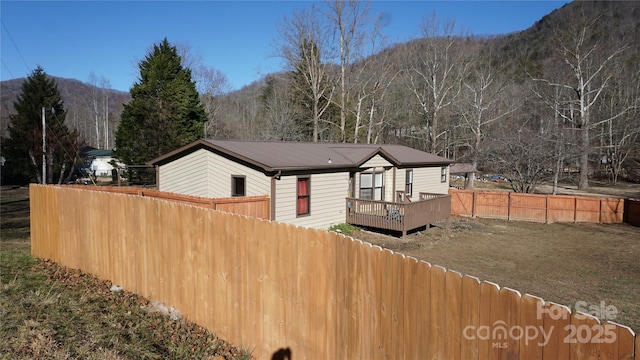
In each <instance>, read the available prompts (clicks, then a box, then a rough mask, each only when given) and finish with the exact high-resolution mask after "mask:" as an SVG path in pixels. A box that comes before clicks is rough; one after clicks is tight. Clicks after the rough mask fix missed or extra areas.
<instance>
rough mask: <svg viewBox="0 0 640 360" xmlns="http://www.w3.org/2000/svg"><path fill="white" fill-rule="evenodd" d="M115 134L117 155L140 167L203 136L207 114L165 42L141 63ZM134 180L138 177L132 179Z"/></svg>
mask: <svg viewBox="0 0 640 360" xmlns="http://www.w3.org/2000/svg"><path fill="white" fill-rule="evenodd" d="M139 68H140V78H139V81H138V82H137V83H135V84H134V85H133V87H132V88H131V91H130V93H131V101H130V102H129V103H128V104H126V105H125V106H124V110H123V112H122V116H121V122H120V125H119V126H118V130H117V132H116V149H115V152H114V156H115V157H116V158H118V159H119V160H120V161H122V162H123V163H125V164H127V165H141V164H145V163H146V162H147V161H149V160H151V159H153V158H156V157H158V156H160V155H162V154H165V153H167V152H170V151H172V150H175V149H177V148H179V147H181V146H183V145H186V144H188V143H190V142H193V141H195V140H197V139H199V138H200V137H202V134H203V131H204V122H205V121H206V120H207V115H206V113H205V111H204V107H203V106H202V104H201V103H200V98H199V96H198V91H197V90H196V86H195V82H193V81H192V80H191V70H190V69H188V68H183V67H182V61H181V58H180V56H178V52H177V49H176V47H175V46H172V45H171V44H170V43H169V42H168V41H167V39H166V38H165V39H164V40H163V41H162V42H161V43H160V44H155V45H154V46H153V50H152V51H151V52H150V53H148V54H147V56H146V58H145V59H144V60H143V61H141V62H140V64H139ZM130 175H131V176H134V174H130Z"/></svg>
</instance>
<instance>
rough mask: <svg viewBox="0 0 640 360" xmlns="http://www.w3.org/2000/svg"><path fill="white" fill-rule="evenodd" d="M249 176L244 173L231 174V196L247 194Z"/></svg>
mask: <svg viewBox="0 0 640 360" xmlns="http://www.w3.org/2000/svg"><path fill="white" fill-rule="evenodd" d="M246 180H247V177H246V176H244V175H231V196H246V195H247V186H246V185H247V183H246Z"/></svg>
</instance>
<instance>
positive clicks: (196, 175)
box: [159, 149, 271, 198]
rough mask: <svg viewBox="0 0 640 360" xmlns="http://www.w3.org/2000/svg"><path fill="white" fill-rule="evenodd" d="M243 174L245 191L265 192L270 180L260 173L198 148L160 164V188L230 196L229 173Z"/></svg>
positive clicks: (206, 194)
mask: <svg viewBox="0 0 640 360" xmlns="http://www.w3.org/2000/svg"><path fill="white" fill-rule="evenodd" d="M232 175H244V176H246V195H247V196H257V195H269V192H270V190H271V180H270V178H269V177H268V176H266V175H264V174H263V173H261V172H259V171H256V170H253V169H251V168H248V167H246V166H243V165H241V164H238V163H236V162H234V161H231V160H228V159H226V158H224V157H222V156H219V155H216V154H214V153H212V152H210V151H208V150H204V149H200V150H197V151H195V152H193V153H191V154H188V155H186V156H183V157H181V158H179V159H177V160H175V161H172V162H170V163H168V164H165V165H162V166H161V167H160V186H159V189H160V190H161V191H169V192H174V193H178V194H185V195H193V196H202V197H210V198H221V197H230V196H231V176H232Z"/></svg>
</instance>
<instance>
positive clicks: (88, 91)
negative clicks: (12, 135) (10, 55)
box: [0, 76, 131, 149]
mask: <svg viewBox="0 0 640 360" xmlns="http://www.w3.org/2000/svg"><path fill="white" fill-rule="evenodd" d="M50 77H51V78H53V79H54V80H55V81H56V83H57V84H58V90H59V91H60V94H61V95H62V99H63V101H64V107H65V110H66V111H67V117H66V124H67V126H68V127H69V128H71V129H77V130H78V132H79V134H80V136H81V138H82V139H83V140H84V142H85V143H86V144H88V145H90V146H92V147H95V148H101V149H111V148H113V145H114V134H115V131H116V129H117V127H118V124H119V123H120V113H121V112H122V106H123V104H124V103H127V102H128V101H129V99H130V98H131V97H130V96H129V93H127V92H122V91H117V90H113V89H109V88H105V87H101V86H100V85H99V83H98V82H96V83H95V84H88V83H84V82H81V81H79V80H75V79H65V78H59V77H55V76H50ZM24 80H25V79H13V80H8V81H2V82H0V134H1V135H2V136H5V135H6V128H7V124H8V123H9V114H12V113H15V110H14V108H13V102H14V101H15V100H16V98H17V96H18V95H19V94H20V90H21V87H22V83H23V81H24Z"/></svg>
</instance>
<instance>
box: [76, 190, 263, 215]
mask: <svg viewBox="0 0 640 360" xmlns="http://www.w3.org/2000/svg"><path fill="white" fill-rule="evenodd" d="M64 186H65V187H70V188H76V189H82V190H92V191H103V192H109V193H118V194H128V195H137V196H144V197H151V198H157V199H164V200H169V201H177V202H180V203H184V204H189V205H193V206H199V207H204V208H208V209H214V210H220V211H226V212H230V213H234V214H238V215H246V216H251V217H256V218H260V219H266V220H268V219H270V218H271V212H270V201H269V197H268V196H266V195H265V196H242V197H232V198H203V197H198V196H189V195H182V194H176V193H170V192H165V191H160V190H153V189H145V188H140V187H115V186H85V185H64Z"/></svg>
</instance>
